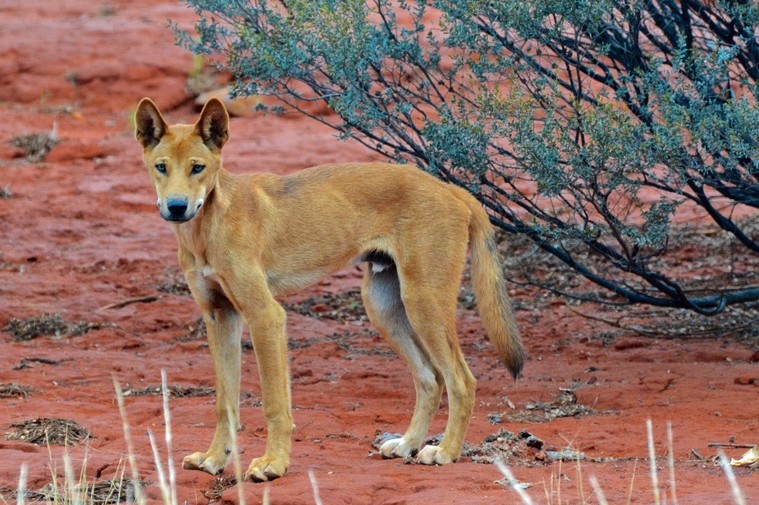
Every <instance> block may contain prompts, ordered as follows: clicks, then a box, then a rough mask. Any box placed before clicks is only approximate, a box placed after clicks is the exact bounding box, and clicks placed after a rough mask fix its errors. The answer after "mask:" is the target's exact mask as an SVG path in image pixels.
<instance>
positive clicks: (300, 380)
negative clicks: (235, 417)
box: [0, 0, 759, 504]
mask: <svg viewBox="0 0 759 505" xmlns="http://www.w3.org/2000/svg"><path fill="white" fill-rule="evenodd" d="M51 5H53V4H51V3H49V2H42V1H32V2H10V1H7V0H6V1H0V20H1V21H0V24H1V25H2V29H1V30H0V111H1V112H0V117H2V118H3V120H2V121H0V190H2V193H1V194H2V198H0V328H2V327H6V328H7V326H6V325H8V324H9V323H10V322H11V321H12V319H16V320H23V319H26V318H38V320H39V318H41V317H42V316H43V315H45V314H48V315H55V314H58V315H60V317H59V318H58V319H57V320H56V319H55V318H52V319H53V320H52V323H55V324H57V334H55V328H53V330H51V331H52V332H53V334H52V335H43V336H39V337H37V338H33V339H30V340H26V341H15V340H14V338H13V336H12V335H11V332H10V330H8V329H6V331H4V332H0V349H1V350H0V383H2V384H10V383H14V384H17V385H19V386H22V387H24V388H26V389H27V393H26V394H22V393H18V394H9V396H8V397H6V398H2V399H0V430H2V431H3V432H4V433H6V437H5V438H1V439H0V488H2V491H0V492H2V494H3V495H4V497H5V499H6V500H8V501H12V500H13V498H12V497H11V493H12V490H13V489H15V488H16V486H17V480H18V475H19V470H20V467H21V465H22V464H26V465H27V466H28V472H29V473H28V488H29V489H32V490H36V489H40V488H42V487H43V486H45V485H47V484H48V483H50V482H51V481H52V480H53V475H56V476H57V478H58V479H59V480H60V479H61V478H62V475H63V462H62V461H63V460H62V458H63V453H64V449H63V448H62V447H60V446H56V445H52V446H51V448H48V447H44V446H36V445H32V444H30V443H28V442H27V441H26V440H18V439H13V436H12V435H11V437H10V438H8V434H12V433H14V431H15V428H14V427H12V426H11V425H12V424H16V423H21V422H24V421H27V420H33V419H37V418H60V419H70V420H73V421H75V422H76V423H78V424H79V425H81V426H82V427H84V428H86V429H87V430H88V431H89V432H91V434H92V438H90V439H89V440H87V441H86V442H83V443H80V444H77V445H73V446H70V447H69V448H68V449H67V451H68V454H69V455H70V457H71V458H72V461H73V464H74V469H75V471H76V472H77V474H79V472H80V469H81V468H82V466H83V465H84V466H85V467H86V468H85V469H84V470H83V471H82V472H83V475H84V476H85V477H84V479H86V480H88V481H90V482H96V481H99V480H103V479H110V478H113V477H114V475H115V474H117V473H118V471H119V468H121V467H123V465H124V462H125V455H126V452H127V451H126V443H125V440H124V436H123V433H122V427H121V419H120V417H119V412H118V408H117V405H116V400H115V395H114V388H113V379H112V378H113V377H116V378H118V380H119V381H120V383H121V384H122V387H123V388H124V389H125V390H127V391H128V392H129V395H128V396H127V397H126V410H127V413H128V420H129V422H130V424H131V428H132V434H133V437H132V438H133V440H132V441H133V444H134V446H135V450H136V453H137V462H138V465H139V467H140V471H141V477H142V478H143V479H145V480H146V481H149V482H151V483H153V484H152V485H149V486H148V487H147V492H148V495H149V496H150V497H151V499H153V500H158V499H159V496H160V494H159V491H158V489H157V487H156V486H155V483H156V482H157V481H158V477H157V474H156V470H155V464H154V463H153V460H152V457H151V456H150V453H151V451H150V446H149V442H148V437H147V432H148V430H150V431H152V432H153V433H155V434H156V435H157V436H158V438H159V439H161V438H162V434H163V430H164V418H163V413H162V409H161V397H160V396H158V395H156V394H149V393H151V390H149V389H148V390H146V388H153V389H154V388H156V387H157V386H158V385H159V384H160V371H161V369H165V370H166V372H167V375H168V382H169V384H170V385H172V386H177V387H183V388H187V390H188V392H189V393H195V395H190V396H181V395H179V394H176V395H174V396H172V398H171V400H170V403H171V416H172V429H173V437H174V438H173V453H174V455H175V458H176V459H177V461H179V460H181V457H182V456H184V455H185V454H188V453H190V452H194V451H196V450H201V449H205V447H206V444H208V443H209V442H210V439H211V435H212V432H213V422H214V419H213V398H212V396H209V395H208V390H207V389H204V388H209V387H213V374H212V370H211V364H210V360H209V358H208V349H207V345H206V343H205V341H204V339H203V338H202V337H199V336H198V335H197V333H196V332H193V331H191V330H192V329H193V328H197V318H198V316H199V312H198V310H197V308H196V306H195V304H194V302H193V301H192V299H191V298H190V297H189V296H188V295H187V293H186V292H185V291H184V290H183V289H182V288H183V285H182V282H181V278H180V275H179V270H178V266H177V262H176V256H175V239H174V236H173V233H172V231H171V229H170V227H169V226H168V225H167V224H166V223H165V222H163V221H162V220H161V219H160V218H159V216H158V213H157V212H156V209H155V204H154V198H155V197H154V195H153V193H152V189H151V188H150V187H149V184H148V179H147V176H146V174H145V171H144V168H143V167H142V164H141V159H140V156H141V152H140V148H139V146H138V144H137V143H136V142H135V141H134V139H133V137H132V131H131V126H130V115H131V114H132V113H133V111H134V108H135V106H136V103H137V101H138V100H139V99H140V98H141V97H143V96H146V95H149V96H151V97H153V99H154V100H155V101H156V102H157V103H158V104H159V106H160V107H161V108H162V109H163V110H164V111H168V112H167V116H168V118H169V119H170V120H171V121H192V120H193V117H194V115H195V113H196V112H195V111H194V110H193V108H192V104H191V99H192V96H191V94H190V93H189V92H187V91H186V88H185V83H186V81H187V77H188V74H189V73H191V71H192V69H193V61H192V57H191V56H190V55H188V54H187V53H185V52H184V51H183V50H182V49H179V48H177V47H176V46H174V44H173V36H172V34H171V33H170V31H168V30H167V29H166V19H167V18H171V19H173V20H174V21H176V22H178V23H179V24H180V26H185V27H189V26H191V23H192V20H193V14H192V12H190V11H189V10H187V9H186V8H184V7H182V6H177V5H175V4H173V3H171V2H165V1H162V2H153V1H147V0H136V1H125V0H122V1H112V2H107V3H106V2H104V3H100V2H89V1H85V0H65V1H59V2H55V7H51ZM54 125H55V128H56V131H57V136H58V138H59V143H58V144H57V145H55V146H53V147H52V149H51V150H50V152H49V153H48V154H47V155H46V157H45V158H44V160H43V161H41V162H33V161H30V160H29V159H27V158H25V157H24V152H23V150H22V149H21V148H19V147H14V146H13V145H12V141H13V139H16V138H18V137H20V136H23V135H25V134H32V133H45V132H49V131H50V130H51V129H52V128H53V127H54ZM231 132H232V137H231V141H230V143H229V144H228V147H226V148H225V160H226V166H227V168H229V169H231V170H233V171H235V172H243V171H270V172H276V173H281V174H285V173H291V172H293V171H295V170H298V169H300V168H303V167H306V166H309V165H313V164H318V163H323V162H333V161H341V160H354V161H361V160H370V159H376V158H375V156H376V155H373V154H372V153H369V152H367V151H366V150H364V149H363V148H362V147H361V146H359V145H358V144H350V143H344V142H339V141H338V140H337V139H335V137H334V134H333V132H331V131H330V130H328V129H326V128H323V127H320V126H318V125H317V124H315V123H314V122H312V121H309V120H307V119H304V118H298V117H291V116H285V117H274V116H264V115H259V116H253V117H248V118H235V119H233V120H232V124H231ZM684 261H687V258H684ZM360 275H361V274H360V271H359V267H355V268H351V269H348V270H345V271H343V272H341V273H340V274H338V275H337V276H335V277H332V278H330V279H326V280H325V281H323V282H321V283H319V284H318V285H316V286H314V287H313V288H311V289H309V290H307V291H305V292H303V293H300V294H298V295H297V296H292V297H290V298H288V299H285V300H284V302H285V303H286V304H287V305H288V307H289V308H290V309H291V310H289V311H288V332H289V337H290V341H291V354H290V356H291V369H292V374H293V403H294V416H295V422H296V424H297V427H298V428H297V431H296V434H295V436H294V445H293V454H292V464H291V467H290V470H289V472H288V473H287V475H286V476H285V477H284V478H282V479H279V480H277V481H275V482H273V483H271V484H253V483H245V484H243V493H244V496H245V499H246V502H247V503H260V502H261V501H262V497H263V493H264V490H265V489H267V488H268V492H269V493H270V499H271V503H274V504H290V503H292V504H309V503H314V499H313V496H312V486H311V484H310V482H309V477H308V472H309V470H311V471H313V474H314V476H315V478H316V480H317V482H318V484H319V488H320V494H321V497H322V499H323V500H324V503H328V504H341V503H345V504H348V503H350V504H370V503H371V504H380V503H386V504H403V503H412V502H413V503H437V502H445V503H461V504H476V503H488V504H493V503H517V496H516V494H515V492H514V491H513V490H512V489H509V488H508V487H507V486H504V485H503V483H501V482H498V480H499V479H500V478H501V476H500V474H499V472H498V471H497V469H496V468H495V467H494V466H493V465H490V464H486V463H478V462H476V461H475V460H477V459H480V457H486V456H488V454H490V455H492V449H493V447H492V446H493V445H496V446H499V447H505V448H506V449H507V450H506V452H504V453H503V454H504V455H506V456H507V461H508V462H509V464H510V465H511V466H512V469H513V471H514V473H515V475H516V478H517V479H518V480H519V481H520V482H523V483H529V484H531V485H532V486H531V487H530V488H528V492H529V493H530V494H531V496H532V497H533V499H534V500H535V501H536V502H537V503H583V502H587V503H597V502H598V500H597V497H596V496H594V494H593V491H592V489H591V486H590V484H589V481H588V479H589V477H590V476H596V477H597V478H598V480H599V482H600V485H601V487H602V488H603V489H604V491H605V494H606V497H607V499H608V500H609V502H610V503H627V502H628V497H629V502H630V503H653V502H654V497H653V492H652V485H651V482H650V479H649V478H648V475H647V468H648V459H647V447H646V428H645V421H646V419H649V418H650V419H651V420H652V421H653V427H654V430H653V431H654V437H655V448H656V454H657V461H656V463H657V466H658V468H659V471H660V484H661V489H662V493H670V492H671V483H670V480H669V477H668V473H667V472H668V470H667V464H666V453H667V443H666V423H667V422H671V423H672V430H673V433H674V443H673V456H674V461H675V471H676V484H677V495H678V497H679V499H680V502H681V503H689V504H701V503H703V504H714V503H731V501H730V490H729V486H728V484H727V482H726V479H725V477H724V475H723V474H722V471H721V470H720V469H719V468H718V467H716V466H715V464H714V462H713V461H712V458H713V457H714V456H715V455H716V451H717V450H716V449H714V448H712V447H709V446H708V445H707V444H708V443H710V442H729V441H731V440H733V441H735V442H736V443H752V444H753V443H759V430H758V429H757V423H758V422H759V421H758V419H759V407H757V405H758V404H759V402H757V400H759V387H758V386H759V369H758V368H757V364H756V360H757V353H756V350H757V342H756V340H754V341H753V342H752V341H750V340H746V339H741V338H740V336H741V335H734V336H733V337H734V338H722V339H709V340H692V339H681V340H673V339H664V338H655V337H642V336H640V335H638V334H636V333H634V332H632V331H624V330H619V329H614V328H611V329H610V327H609V326H608V325H605V324H603V323H601V322H599V321H597V320H591V319H587V318H584V317H581V316H580V315H578V312H583V311H585V310H586V309H585V308H584V307H580V308H579V309H578V308H577V306H574V307H571V306H568V305H567V304H565V303H564V302H563V301H561V300H554V299H550V298H546V297H544V296H539V295H537V294H536V293H535V292H534V291H533V290H528V289H524V288H521V287H519V286H516V285H510V286H509V289H510V291H511V292H512V295H513V297H514V299H515V302H516V307H517V317H518V321H519V325H520V327H521V329H522V333H523V338H524V341H525V344H526V348H527V351H528V360H527V363H526V367H525V372H524V377H523V378H522V379H520V380H519V381H518V382H517V383H514V381H513V380H512V379H511V378H510V376H509V374H508V372H507V371H506V370H505V369H504V368H503V367H502V366H500V365H499V363H498V362H497V360H496V357H495V353H494V351H493V349H492V348H491V347H490V346H489V345H488V344H487V342H486V338H485V335H484V333H483V330H482V328H481V326H480V324H479V322H478V319H477V317H476V313H475V312H474V311H473V310H470V309H467V308H462V309H461V310H460V322H459V330H460V335H461V340H462V346H463V348H464V351H465V354H466V355H467V357H468V360H469V364H470V366H471V368H472V370H473V372H474V373H475V375H476V377H477V379H478V389H477V397H478V401H477V406H476V409H475V414H474V417H473V419H472V423H471V426H470V428H469V432H468V436H467V441H468V443H469V451H470V452H469V453H468V454H470V455H469V456H465V457H463V458H462V461H460V462H459V463H457V464H454V465H448V466H444V467H424V466H420V465H413V464H404V463H403V462H402V461H399V460H382V459H381V458H380V457H379V456H378V455H376V454H375V449H374V447H373V445H372V443H373V441H374V440H375V437H376V436H377V434H381V433H383V432H385V431H388V432H400V431H403V430H404V429H405V426H406V423H407V421H408V419H409V417H410V415H411V412H412V408H413V401H414V395H413V387H412V383H411V378H410V376H409V374H408V372H407V371H406V369H405V367H404V366H403V365H402V363H401V362H400V360H399V359H398V358H397V357H396V356H394V355H393V354H392V352H391V351H390V349H389V348H388V346H387V345H386V344H385V343H383V342H382V341H381V340H380V339H379V337H377V335H376V334H375V333H374V332H373V331H372V329H371V326H370V325H369V324H368V323H367V322H366V320H365V318H364V317H363V316H362V315H361V309H360V307H358V306H356V303H355V293H352V292H351V290H355V289H356V288H357V287H358V286H359V282H360ZM142 297H146V298H145V300H143V301H142V302H141V303H128V304H126V305H123V306H120V307H110V308H109V306H112V305H113V304H117V303H119V302H123V301H128V300H130V299H132V298H142ZM631 310H634V309H631ZM80 321H85V322H89V323H95V324H94V325H93V324H90V325H80V327H78V328H74V325H73V323H77V322H80ZM659 323H660V324H661V325H662V327H665V326H667V325H669V324H670V321H669V320H668V319H666V318H662V319H661V320H660V321H659ZM92 326H94V328H93V327H92ZM77 329H78V330H79V332H82V333H81V334H79V335H75V334H74V333H78V332H77V331H75V330H77ZM245 338H246V339H247V335H246V337H245ZM243 361H244V362H243V391H244V393H243V398H242V407H241V411H242V422H243V424H244V429H243V430H242V431H241V432H240V433H239V441H240V446H241V452H242V458H243V464H244V465H247V462H248V461H249V460H250V459H252V458H253V457H255V456H257V455H259V454H260V453H261V452H262V450H263V445H264V441H265V431H264V429H263V428H262V426H263V414H262V409H261V406H260V401H259V398H260V397H259V392H260V390H259V386H258V378H257V368H256V364H255V360H254V358H253V354H252V352H251V351H250V350H249V349H246V350H245V351H244V354H243ZM562 389H569V390H572V391H573V392H574V395H576V401H575V399H574V398H572V397H571V395H569V396H566V397H564V398H565V399H566V401H565V402H564V403H563V404H562V403H561V401H559V400H557V399H559V398H560V395H561V390H562ZM141 390H142V391H141ZM140 393H143V394H140ZM581 407H585V408H581ZM572 411H578V412H577V415H572V416H569V417H554V415H555V414H557V413H562V412H563V413H570V412H572ZM445 417H446V405H445V402H443V405H442V406H441V411H440V413H439V415H438V416H437V418H436V420H435V422H434V423H433V426H432V430H431V434H437V433H440V432H441V431H442V429H443V427H444V420H445ZM501 429H503V430H507V431H509V432H512V433H515V434H517V433H519V432H520V431H522V430H525V431H527V432H529V433H530V434H532V435H534V436H535V437H537V438H539V439H540V440H541V441H542V442H543V446H542V447H529V446H528V445H527V444H526V443H525V442H524V440H522V441H521V442H515V443H511V442H509V441H508V437H507V436H506V435H502V436H501V438H500V439H498V440H496V442H493V443H490V444H485V445H483V440H484V439H485V438H486V437H488V436H489V435H492V434H495V433H498V432H499V430H501ZM492 438H496V437H491V439H492ZM537 445H539V444H537ZM159 446H160V447H161V450H162V451H165V446H164V444H163V443H162V442H159ZM565 448H570V450H571V451H575V452H573V453H570V454H568V456H571V455H572V454H576V453H577V451H579V452H581V453H582V454H583V455H584V458H585V459H584V460H583V461H582V462H580V463H579V464H578V463H576V462H573V461H564V462H559V461H555V460H552V459H551V457H550V455H551V454H552V453H551V452H550V451H561V450H563V449H565ZM487 449H491V452H490V453H488V452H487ZM726 451H727V453H728V455H729V456H732V457H737V456H739V455H740V454H741V453H742V452H743V451H744V449H736V448H728V449H726ZM483 454H484V456H483ZM699 455H700V456H701V457H702V458H703V459H699ZM51 467H52V468H51ZM736 474H737V481H738V484H739V485H740V486H741V488H742V489H743V492H744V494H745V495H746V497H747V503H751V502H754V503H756V502H757V501H759V498H757V496H759V480H758V479H757V474H756V471H751V470H746V469H738V470H737V471H736ZM232 475H233V474H232V467H231V465H230V466H229V467H228V468H227V473H226V474H225V477H227V478H229V477H231V476H232ZM221 484H223V482H220V481H219V479H217V478H215V477H213V476H210V475H206V474H203V473H199V472H192V471H186V470H181V469H180V470H178V473H177V492H178V495H179V498H180V500H181V501H182V502H186V503H207V502H208V501H211V500H218V499H223V500H229V501H236V500H237V490H236V488H234V487H231V488H229V489H227V490H226V491H216V494H214V492H215V491H214V490H215V489H218V488H219V487H220V485H221ZM221 487H223V486H221ZM670 500H671V497H670V496H669V495H668V502H670Z"/></svg>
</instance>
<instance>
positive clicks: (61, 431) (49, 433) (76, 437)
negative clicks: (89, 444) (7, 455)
mask: <svg viewBox="0 0 759 505" xmlns="http://www.w3.org/2000/svg"><path fill="white" fill-rule="evenodd" d="M11 428H13V429H14V430H13V431H10V432H8V433H6V434H5V439H6V440H18V441H22V442H28V443H30V444H34V445H40V446H47V445H76V444H79V443H81V442H84V441H85V440H87V439H89V438H93V435H92V434H91V433H90V432H89V431H87V429H85V428H83V427H81V426H80V425H79V424H77V423H76V421H72V420H70V419H55V418H46V417H40V418H37V419H30V420H28V421H23V422H20V423H14V424H11Z"/></svg>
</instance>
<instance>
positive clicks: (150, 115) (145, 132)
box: [134, 98, 169, 149]
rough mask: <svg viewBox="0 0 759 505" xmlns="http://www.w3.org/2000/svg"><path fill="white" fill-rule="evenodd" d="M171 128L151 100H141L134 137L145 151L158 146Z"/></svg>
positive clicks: (136, 114)
mask: <svg viewBox="0 0 759 505" xmlns="http://www.w3.org/2000/svg"><path fill="white" fill-rule="evenodd" d="M168 129H169V127H168V126H167V125H166V121H164V120H163V116H162V115H161V112H160V111H159V110H158V107H156V105H155V104H154V103H153V100H151V99H150V98H143V99H142V100H140V105H138V106H137V112H135V114H134V137H135V138H136V139H137V141H138V142H139V143H140V144H142V147H144V148H145V149H147V148H152V147H155V146H156V145H158V142H160V141H161V137H163V135H164V134H165V133H166V130H168Z"/></svg>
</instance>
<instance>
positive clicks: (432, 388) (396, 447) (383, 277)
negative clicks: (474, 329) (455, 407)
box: [362, 264, 443, 458]
mask: <svg viewBox="0 0 759 505" xmlns="http://www.w3.org/2000/svg"><path fill="white" fill-rule="evenodd" d="M382 266H383V267H385V268H384V269H383V270H381V271H372V268H371V267H370V268H367V269H366V272H365V273H364V284H363V289H362V297H363V300H364V306H365V308H366V312H367V314H368V315H369V319H370V320H371V321H372V323H374V325H375V326H376V327H377V329H378V330H379V331H380V333H381V334H382V336H383V337H385V339H386V340H388V342H389V343H390V345H391V346H392V348H393V349H394V350H395V351H396V352H397V353H398V354H399V355H400V356H401V357H402V358H404V359H405V360H406V362H407V363H408V365H409V367H410V368H411V374H412V376H413V378H414V387H415V389H416V405H415V407H414V414H413V415H412V417H411V423H410V424H409V427H408V430H406V433H405V434H404V435H403V436H402V437H401V438H395V439H391V440H388V441H386V442H385V443H384V444H382V446H381V447H380V454H382V456H383V457H385V458H395V457H401V458H405V457H409V456H415V455H416V453H417V452H418V451H419V448H420V447H421V445H422V442H423V441H424V437H425V436H426V435H427V430H428V428H429V425H430V422H431V421H432V418H433V417H434V415H435V411H436V410H437V408H438V405H439V403H440V395H441V392H442V387H443V377H442V375H441V374H440V372H439V371H438V370H437V369H435V367H434V366H433V365H432V363H431V361H430V358H429V356H428V355H427V354H426V353H425V352H424V350H423V349H422V347H420V346H419V343H418V340H417V336H416V335H415V334H414V330H413V329H412V327H411V324H410V323H409V320H408V318H407V317H406V310H405V308H404V306H403V302H402V301H401V291H400V282H399V280H398V273H397V270H396V268H395V265H393V264H390V265H382Z"/></svg>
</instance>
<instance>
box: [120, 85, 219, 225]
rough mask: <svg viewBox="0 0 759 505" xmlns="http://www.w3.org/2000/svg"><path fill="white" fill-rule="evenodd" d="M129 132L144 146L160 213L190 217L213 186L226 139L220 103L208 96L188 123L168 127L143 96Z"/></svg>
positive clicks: (180, 218)
mask: <svg viewBox="0 0 759 505" xmlns="http://www.w3.org/2000/svg"><path fill="white" fill-rule="evenodd" d="M135 137H136V138H137V141H138V142H139V143H140V144H142V147H143V149H144V157H143V158H144V160H145V166H146V167H147V168H148V174H149V175H150V180H151V182H152V183H153V187H155V190H156V193H157V194H158V208H159V209H160V211H161V217H163V218H164V219H166V220H167V221H176V222H184V221H189V220H190V219H192V218H193V217H195V214H197V212H198V211H199V210H200V208H201V207H202V206H203V202H205V200H206V198H207V197H208V195H209V194H210V193H211V191H212V190H213V188H214V186H216V180H217V177H218V173H219V168H220V167H221V148H222V147H223V146H224V143H225V142H226V141H227V138H229V115H228V114H227V110H226V109H225V108H224V104H222V103H221V102H220V101H219V100H217V99H216V98H212V99H211V100H209V101H208V102H207V103H206V105H205V106H204V107H203V111H202V112H201V113H200V118H199V119H198V122H197V123H195V124H194V125H184V124H177V125H172V126H169V125H167V124H166V121H164V119H163V116H162V115H161V112H160V111H159V110H158V107H156V105H155V104H154V103H153V101H152V100H150V98H143V99H142V101H140V105H139V106H138V107H137V112H136V113H135Z"/></svg>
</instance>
